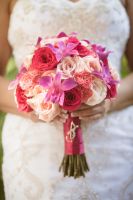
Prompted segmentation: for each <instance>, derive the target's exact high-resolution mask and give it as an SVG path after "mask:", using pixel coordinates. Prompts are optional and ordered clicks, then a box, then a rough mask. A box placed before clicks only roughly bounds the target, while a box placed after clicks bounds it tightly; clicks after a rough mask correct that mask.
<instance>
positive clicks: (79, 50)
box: [9, 32, 119, 178]
mask: <svg viewBox="0 0 133 200" xmlns="http://www.w3.org/2000/svg"><path fill="white" fill-rule="evenodd" d="M109 53H110V52H109V51H106V49H105V48H104V47H102V46H100V45H97V44H91V43H90V42H89V41H88V40H79V39H78V38H77V35H76V34H75V33H72V34H70V35H67V34H65V33H63V32H62V33H60V34H58V35H57V36H56V37H52V38H46V39H42V38H38V41H37V44H36V46H35V48H34V51H33V52H32V54H30V55H28V56H27V57H26V59H24V62H23V64H22V66H21V68H20V71H19V73H18V75H17V77H16V79H15V80H14V81H12V82H11V83H10V85H9V89H15V100H16V103H17V107H18V110H19V111H24V112H31V111H35V113H36V115H38V117H39V119H41V120H43V121H45V122H51V121H52V120H54V119H55V118H56V117H57V116H58V115H59V114H60V112H61V110H62V109H63V110H66V111H67V113H68V119H67V120H66V122H65V123H64V124H63V126H64V144H65V155H64V158H63V161H62V163H61V166H60V168H59V170H60V171H61V170H63V173H64V176H73V177H74V178H78V177H80V176H85V172H87V171H89V167H88V164H87V160H86V157H85V150H84V143H83V137H82V129H81V125H80V124H81V121H80V119H79V118H78V117H72V116H71V112H73V111H75V110H77V109H79V108H80V106H81V105H83V104H86V105H89V106H94V105H96V104H99V103H101V102H102V101H104V100H105V99H111V98H114V97H115V96H116V94H117V86H118V83H119V76H118V74H117V72H116V71H115V69H114V68H112V66H111V64H110V63H109V60H108V55H109ZM47 134H48V133H47Z"/></svg>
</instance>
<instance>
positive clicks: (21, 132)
mask: <svg viewBox="0 0 133 200" xmlns="http://www.w3.org/2000/svg"><path fill="white" fill-rule="evenodd" d="M129 22H130V25H129ZM0 27H1V31H0V45H1V48H0V74H1V76H0V110H1V111H4V112H7V113H8V114H7V116H6V119H5V123H4V128H3V149H4V158H3V166H2V167H3V180H4V188H5V196H6V200H65V199H66V200H68V199H70V200H132V199H133V73H131V74H130V75H129V76H127V77H126V78H125V79H123V80H122V81H121V86H120V88H119V92H118V97H117V99H115V100H113V101H111V102H109V101H106V102H103V103H102V104H100V105H98V106H95V107H92V108H89V107H84V108H82V109H80V110H79V111H77V112H75V113H73V115H74V116H80V118H81V119H82V126H83V129H84V141H85V148H86V156H87V159H88V161H89V165H90V172H89V173H88V174H87V175H86V178H79V179H78V180H74V179H73V178H63V177H62V174H61V173H59V172H58V167H59V165H60V162H61V160H62V157H63V134H62V122H63V121H65V119H66V114H65V113H62V114H61V116H59V121H60V123H55V122H53V123H50V124H48V123H44V122H41V121H39V120H38V119H37V117H36V116H34V113H30V114H25V113H19V112H18V111H17V108H16V105H15V103H14V98H13V93H12V92H10V91H8V90H7V87H8V84H9V81H8V80H6V79H5V78H4V77H3V75H4V72H5V66H6V63H7V61H8V59H9V57H10V56H11V54H13V55H14V59H15V62H16V65H17V67H19V66H20V65H21V63H22V61H23V58H24V57H25V55H27V54H29V53H30V51H32V47H33V46H32V45H33V44H35V43H36V39H37V37H38V36H42V37H46V36H53V35H55V34H57V33H58V32H61V31H64V32H66V33H71V32H73V31H76V32H78V33H79V37H80V38H88V39H90V40H91V41H93V42H96V43H100V44H102V45H105V46H107V47H108V48H109V49H110V50H112V51H113V53H112V54H111V56H110V59H111V61H112V63H113V65H114V66H115V67H116V68H117V70H118V71H119V72H120V66H121V58H122V55H123V54H124V53H126V55H127V58H128V61H129V65H130V67H132V68H133V55H132V52H133V30H132V29H133V1H132V0H127V1H120V0H111V1H108V0H18V1H16V0H0ZM129 33H130V34H129ZM105 114H106V117H105Z"/></svg>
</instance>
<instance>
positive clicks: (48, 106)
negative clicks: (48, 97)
mask: <svg viewBox="0 0 133 200" xmlns="http://www.w3.org/2000/svg"><path fill="white" fill-rule="evenodd" d="M44 98H45V93H40V94H38V95H36V96H35V97H33V98H31V99H28V104H29V105H30V106H31V107H32V108H33V110H34V111H35V112H36V114H37V115H38V117H39V119H41V120H43V121H45V122H50V121H52V120H53V119H54V118H55V117H56V116H58V115H59V114H60V107H59V105H57V104H53V103H50V102H47V103H46V102H45V101H44Z"/></svg>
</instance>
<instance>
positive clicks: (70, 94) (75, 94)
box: [63, 88, 81, 111]
mask: <svg viewBox="0 0 133 200" xmlns="http://www.w3.org/2000/svg"><path fill="white" fill-rule="evenodd" d="M80 105H81V93H80V91H79V90H78V88H73V89H71V90H69V91H66V92H65V98H64V105H63V109H64V110H68V111H74V110H77V109H78V108H79V107H80Z"/></svg>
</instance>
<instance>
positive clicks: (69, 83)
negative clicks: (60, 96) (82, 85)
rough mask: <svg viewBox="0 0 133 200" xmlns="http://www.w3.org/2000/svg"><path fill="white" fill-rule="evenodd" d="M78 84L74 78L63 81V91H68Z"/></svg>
mask: <svg viewBox="0 0 133 200" xmlns="http://www.w3.org/2000/svg"><path fill="white" fill-rule="evenodd" d="M76 86H77V83H76V82H75V81H74V80H73V79H72V78H69V79H66V80H64V81H63V83H62V86H61V88H62V90H63V91H68V90H71V89H72V88H74V87H76Z"/></svg>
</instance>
